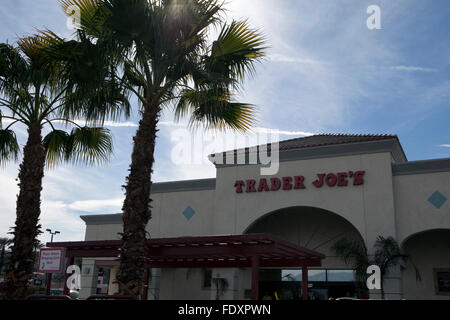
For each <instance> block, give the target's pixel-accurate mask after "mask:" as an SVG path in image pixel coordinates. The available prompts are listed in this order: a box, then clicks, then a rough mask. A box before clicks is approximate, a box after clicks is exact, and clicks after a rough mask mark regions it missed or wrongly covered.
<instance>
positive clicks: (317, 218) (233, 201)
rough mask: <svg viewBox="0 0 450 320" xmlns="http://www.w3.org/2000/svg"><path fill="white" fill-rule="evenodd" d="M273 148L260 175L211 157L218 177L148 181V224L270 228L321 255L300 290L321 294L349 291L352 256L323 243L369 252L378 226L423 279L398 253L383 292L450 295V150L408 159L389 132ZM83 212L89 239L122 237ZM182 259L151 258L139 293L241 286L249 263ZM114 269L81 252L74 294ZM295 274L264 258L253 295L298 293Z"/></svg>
mask: <svg viewBox="0 0 450 320" xmlns="http://www.w3.org/2000/svg"><path fill="white" fill-rule="evenodd" d="M244 151H246V153H245V154H247V156H248V155H249V150H244ZM250 153H251V152H250ZM221 157H222V155H220V154H219V155H215V159H219V158H221ZM279 159H280V166H279V172H278V174H276V175H275V176H261V171H260V169H261V167H262V165H259V164H248V163H247V164H222V165H220V164H216V168H217V175H216V178H215V179H207V180H195V181H181V182H169V183H158V184H154V185H153V188H152V199H153V203H152V206H153V210H152V214H153V218H152V220H151V221H150V223H149V225H148V232H149V234H150V235H151V237H152V238H158V239H164V238H177V237H202V236H214V235H215V236H218V235H235V236H238V235H253V234H268V235H273V236H275V237H277V238H279V239H283V240H285V241H287V242H289V243H291V244H294V245H297V246H299V247H301V248H306V249H310V250H312V251H315V252H318V253H321V254H323V255H324V259H322V261H321V264H320V267H317V266H315V267H310V268H309V271H308V280H309V289H308V294H309V297H310V298H320V299H328V298H329V297H334V298H336V297H340V296H346V295H347V296H348V295H350V296H352V295H353V294H354V293H355V290H356V288H355V282H354V276H353V271H352V270H351V269H352V266H351V265H347V264H346V263H345V262H344V261H343V259H342V258H340V257H337V256H336V254H335V252H334V250H333V249H332V246H333V245H334V243H335V242H336V241H337V240H339V239H340V238H342V237H346V238H351V239H355V240H359V241H362V242H363V243H364V244H365V246H366V248H367V249H368V251H369V253H373V252H374V251H373V250H374V248H373V246H374V243H375V241H376V239H377V237H379V236H383V237H389V236H392V237H394V238H395V239H396V241H397V242H398V243H399V244H400V245H401V248H402V250H403V251H404V252H405V253H407V254H408V255H410V257H411V259H412V261H413V262H414V264H415V265H416V266H417V269H418V270H419V272H420V275H421V281H417V280H416V275H415V270H414V268H413V267H412V265H410V264H409V263H405V264H403V265H399V266H398V267H396V268H393V269H392V270H390V272H389V274H388V275H387V276H386V278H385V285H384V287H385V292H386V297H387V298H388V299H402V298H404V299H450V201H448V200H447V199H448V198H449V197H450V159H437V160H426V161H415V162H409V161H408V160H407V158H406V156H405V153H404V151H403V149H402V146H401V144H400V142H399V139H398V138H397V136H392V135H317V136H312V137H307V138H300V139H294V140H289V141H283V142H280V144H279ZM247 160H248V158H247ZM81 218H82V219H83V220H84V221H85V222H86V236H85V240H86V241H103V240H118V239H119V235H118V233H119V232H121V230H122V218H121V215H120V214H113V215H96V216H92V215H91V216H83V217H81ZM59 245H61V244H59ZM185 266H186V265H183V264H180V268H152V269H151V272H150V274H149V284H148V287H149V290H148V298H149V299H216V298H217V297H219V298H220V299H247V298H250V295H251V285H252V273H251V269H249V268H245V267H235V268H213V269H208V268H190V267H185ZM117 269H118V266H117V262H116V261H114V259H113V258H111V259H107V258H96V257H92V256H91V257H89V258H85V259H83V267H82V289H81V297H87V296H89V295H91V294H94V293H95V292H97V290H98V292H104V293H106V292H108V293H109V294H113V293H114V292H115V291H116V290H117V287H116V284H114V281H113V280H114V277H115V273H116V272H117ZM99 270H100V272H101V274H102V278H101V282H102V283H99V284H98V285H97V280H98V279H97V275H98V271H99ZM211 278H213V279H215V278H219V279H222V280H221V282H220V281H216V280H213V281H211ZM301 280H302V272H301V269H299V268H295V267H292V266H290V267H283V266H277V267H270V268H261V270H260V271H259V290H258V294H259V298H262V297H264V296H267V295H273V294H274V292H277V295H278V296H279V297H280V296H281V297H282V298H286V299H287V298H295V297H296V296H297V293H298V292H299V290H300V289H299V284H300V282H301ZM216 284H218V286H216ZM221 284H222V286H220V285H221ZM97 287H98V288H97ZM105 287H106V289H105ZM218 288H219V289H218ZM102 290H103V291H102ZM370 296H371V297H373V298H377V297H379V292H378V291H376V290H374V291H370Z"/></svg>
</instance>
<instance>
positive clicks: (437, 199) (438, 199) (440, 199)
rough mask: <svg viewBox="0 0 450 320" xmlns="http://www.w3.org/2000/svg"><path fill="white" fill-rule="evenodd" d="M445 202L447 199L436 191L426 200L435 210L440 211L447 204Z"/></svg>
mask: <svg viewBox="0 0 450 320" xmlns="http://www.w3.org/2000/svg"><path fill="white" fill-rule="evenodd" d="M447 200H448V199H447V198H446V197H445V196H444V195H443V194H442V193H440V192H439V191H436V192H435V193H433V194H432V195H431V197H430V198H429V199H428V202H429V203H431V204H432V205H433V206H434V207H435V208H436V209H440V208H441V207H442V206H443V205H444V204H445V203H446V202H447Z"/></svg>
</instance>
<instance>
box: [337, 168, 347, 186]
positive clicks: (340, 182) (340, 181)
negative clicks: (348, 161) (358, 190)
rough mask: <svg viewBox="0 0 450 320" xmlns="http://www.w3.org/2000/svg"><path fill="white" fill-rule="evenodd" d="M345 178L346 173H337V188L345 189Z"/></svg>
mask: <svg viewBox="0 0 450 320" xmlns="http://www.w3.org/2000/svg"><path fill="white" fill-rule="evenodd" d="M347 177H348V174H347V173H346V172H339V173H338V174H337V179H338V187H346V186H348V181H347Z"/></svg>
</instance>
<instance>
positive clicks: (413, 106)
mask: <svg viewBox="0 0 450 320" xmlns="http://www.w3.org/2000/svg"><path fill="white" fill-rule="evenodd" d="M371 5H377V6H379V8H380V12H381V29H376V30H369V28H368V27H367V19H368V18H369V17H370V14H368V13H367V8H368V7H369V6H371ZM226 8H227V9H228V11H227V19H228V20H229V21H231V19H238V20H239V19H248V21H249V23H250V25H251V26H252V27H254V28H258V29H259V30H261V32H263V33H264V35H265V36H266V38H267V42H268V45H269V48H268V49H267V57H266V58H265V60H264V61H262V62H261V63H259V64H258V65H257V66H256V72H255V74H254V75H253V76H252V77H249V78H247V80H246V82H245V84H244V86H243V89H242V90H241V91H240V92H239V94H238V96H237V98H238V99H240V101H244V102H248V103H252V104H254V105H255V106H256V108H257V123H256V125H255V127H254V129H253V131H252V132H251V133H248V134H247V135H242V134H241V135H236V134H231V133H226V134H223V133H217V132H210V131H205V130H197V131H196V132H193V131H192V130H187V129H186V120H183V121H181V122H180V123H176V122H174V119H173V113H172V112H171V109H169V108H168V109H165V110H164V111H163V114H162V117H161V122H160V124H159V130H160V131H159V134H158V139H157V145H156V155H155V158H156V162H155V165H154V176H153V178H152V179H153V181H155V182H163V181H176V180H188V179H201V178H211V177H214V176H215V168H214V166H213V165H212V164H211V163H209V162H208V160H207V158H206V155H207V154H208V153H212V152H210V151H217V152H218V151H221V150H226V149H229V148H228V147H230V146H233V147H242V146H244V145H249V144H251V141H254V140H252V139H253V138H256V137H260V136H261V135H264V134H265V133H267V132H270V133H272V134H273V133H275V134H276V135H275V136H277V137H278V138H279V139H280V140H286V139H292V138H297V137H303V136H306V135H311V134H317V133H347V134H396V135H398V136H399V139H400V142H401V143H402V146H403V148H404V150H405V153H406V155H407V157H408V159H409V160H410V161H414V160H424V159H436V158H450V129H449V126H448V120H449V119H450V108H449V106H450V105H449V98H450V54H449V53H450V41H449V31H450V2H449V1H448V0H429V1H421V0H395V1H393V0H386V1H384V0H370V1H366V0H320V1H318V0H281V1H275V0H271V1H270V0H228V1H227V5H226ZM0 16H1V17H2V19H1V20H0V42H9V43H10V44H14V43H15V42H16V41H17V39H19V38H20V37H23V36H26V35H31V34H33V33H35V32H36V30H44V29H50V30H52V31H54V32H56V33H58V34H59V35H61V36H63V37H66V38H69V37H71V34H72V33H73V31H72V30H70V29H69V28H68V27H67V17H66V16H65V14H64V12H63V11H62V9H61V7H60V6H59V2H58V1H57V0H39V1H32V0H0ZM132 103H133V105H134V106H135V105H136V103H135V101H132ZM138 121H139V117H138V113H137V111H136V112H134V113H133V115H132V117H131V118H130V119H124V121H123V122H120V123H107V125H108V128H109V129H110V130H111V132H112V134H113V136H114V150H115V151H114V155H113V156H112V158H111V160H110V162H109V163H107V164H105V165H102V166H100V167H83V166H73V165H62V166H59V167H58V168H56V169H46V172H45V178H44V181H43V192H42V207H41V209H42V213H41V220H40V223H41V225H42V229H43V230H45V229H47V228H50V229H52V230H58V231H61V234H59V235H57V236H55V238H54V240H55V241H69V240H70V241H77V240H83V239H84V230H85V226H84V223H83V221H82V220H81V219H80V218H79V216H80V215H90V214H110V213H119V212H120V211H121V206H122V202H123V198H124V196H123V190H122V187H121V186H122V185H123V184H124V182H125V177H126V176H127V173H128V171H127V170H128V166H129V163H130V159H131V156H130V155H131V150H132V138H133V136H134V134H135V132H136V129H137V123H138ZM15 130H16V132H17V135H18V138H19V140H20V143H21V145H22V146H23V144H24V143H25V142H26V134H25V133H26V131H25V129H24V128H21V127H20V126H19V127H17V128H15ZM272 137H273V135H272ZM189 142H192V143H194V147H193V149H194V150H193V151H192V150H187V151H186V149H185V148H184V149H183V146H184V145H183V143H189ZM197 151H199V152H197ZM180 154H182V156H181V157H180ZM180 159H182V161H180ZM186 159H190V161H188V160H186ZM17 174H18V163H8V164H6V165H5V166H3V167H0V237H1V236H6V235H7V233H8V232H9V228H10V227H12V226H13V225H14V220H15V202H16V195H17V194H18V187H17V181H16V179H17ZM40 240H41V241H44V242H46V241H49V240H50V236H49V235H48V234H43V235H41V236H40Z"/></svg>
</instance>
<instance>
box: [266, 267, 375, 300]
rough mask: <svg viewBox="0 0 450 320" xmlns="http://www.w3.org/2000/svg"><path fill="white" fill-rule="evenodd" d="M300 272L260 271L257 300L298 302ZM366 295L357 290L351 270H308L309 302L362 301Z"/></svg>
mask: <svg viewBox="0 0 450 320" xmlns="http://www.w3.org/2000/svg"><path fill="white" fill-rule="evenodd" d="M301 279H302V271H301V270H295V269H286V270H280V269H265V270H261V271H260V284H259V288H260V290H259V291H260V292H259V294H260V298H261V299H264V300H277V299H279V300H301V299H302V296H301ZM366 296H367V291H366V290H364V289H361V288H359V286H358V284H357V282H356V281H355V276H354V271H353V270H335V269H311V270H308V298H309V300H329V299H336V298H343V297H350V298H365V297H366Z"/></svg>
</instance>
